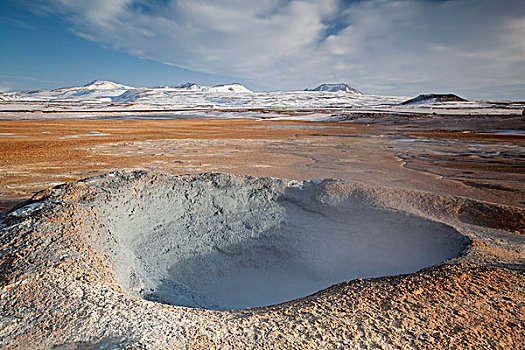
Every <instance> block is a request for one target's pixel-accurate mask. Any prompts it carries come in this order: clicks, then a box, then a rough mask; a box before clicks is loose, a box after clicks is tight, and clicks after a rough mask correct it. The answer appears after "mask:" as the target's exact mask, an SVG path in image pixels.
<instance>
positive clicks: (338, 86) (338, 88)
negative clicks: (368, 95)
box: [305, 83, 363, 95]
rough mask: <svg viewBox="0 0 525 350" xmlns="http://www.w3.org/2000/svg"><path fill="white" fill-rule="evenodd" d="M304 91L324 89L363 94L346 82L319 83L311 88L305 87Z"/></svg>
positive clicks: (325, 90) (326, 90)
mask: <svg viewBox="0 0 525 350" xmlns="http://www.w3.org/2000/svg"><path fill="white" fill-rule="evenodd" d="M305 91H324V92H339V91H342V92H348V93H353V94H357V95H362V94H363V93H362V92H361V91H359V90H357V89H354V88H353V87H351V86H349V85H348V84H345V83H338V84H329V83H325V84H321V85H319V86H318V87H316V88H313V89H305Z"/></svg>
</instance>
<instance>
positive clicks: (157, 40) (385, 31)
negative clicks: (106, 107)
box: [43, 0, 525, 96]
mask: <svg viewBox="0 0 525 350" xmlns="http://www.w3.org/2000/svg"><path fill="white" fill-rule="evenodd" d="M44 3H45V5H43V6H44V8H45V9H46V10H47V11H48V12H52V13H55V14H59V15H62V16H65V17H66V18H67V19H68V20H69V21H70V23H71V24H72V27H73V30H74V31H75V32H76V33H78V34H79V35H81V36H82V37H84V38H88V39H89V40H92V41H96V42H99V43H101V44H106V45H111V46H113V47H114V48H116V49H118V50H122V51H126V52H128V53H131V54H133V55H136V56H140V57H144V58H151V59H155V60H158V61H160V62H165V63H168V64H173V65H177V66H180V67H184V68H189V69H192V70H197V71H202V72H208V73H216V74H222V75H231V76H239V77H242V78H245V79H251V80H254V81H256V82H257V83H258V84H261V85H263V86H267V87H269V88H282V89H288V88H303V87H307V86H313V85H315V84H317V83H320V82H324V81H346V82H349V83H350V84H352V85H354V86H356V87H357V88H363V89H364V90H365V91H367V92H381V91H384V89H385V86H388V87H392V90H391V91H392V92H398V93H399V94H406V93H412V94H413V93H418V92H422V91H429V90H432V91H455V92H458V93H463V94H466V95H467V96H478V95H479V96H481V95H490V94H491V91H494V93H493V95H497V94H501V93H502V92H503V93H504V91H505V88H504V86H507V85H509V82H510V81H512V82H513V84H514V85H513V86H514V87H513V88H512V89H510V88H509V90H508V91H509V92H510V91H512V92H511V93H512V94H513V96H514V95H515V94H516V93H522V94H523V95H524V96H525V91H520V88H519V87H518V88H516V86H525V39H524V38H525V5H523V4H522V1H492V0H464V1H459V0H451V1H446V2H442V1H439V2H438V1H430V0H427V1H416V0H400V1H386V0H371V1H357V2H355V3H350V4H349V5H348V3H347V2H341V1H338V0H323V1H307V0H288V1H284V0H281V1H280V0H253V1H248V0H225V1H211V0H172V1H160V2H159V1H154V0H112V1H105V0H96V1H89V2H86V1H83V0H51V1H46V2H44ZM336 21H338V22H344V25H342V23H335V24H338V25H339V26H340V27H342V28H343V29H342V30H340V31H339V32H335V31H334V32H332V33H330V28H332V27H333V25H334V22H336ZM345 26H346V27H345ZM327 31H328V33H327ZM367 89H369V90H367ZM516 91H518V92H516Z"/></svg>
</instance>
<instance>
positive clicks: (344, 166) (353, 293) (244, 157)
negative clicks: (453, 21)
mask: <svg viewBox="0 0 525 350" xmlns="http://www.w3.org/2000/svg"><path fill="white" fill-rule="evenodd" d="M240 116H242V113H240ZM344 119H345V118H342V120H341V121H339V122H306V121H283V120H272V119H258V120H255V119H242V118H238V119H183V120H180V119H178V120H177V119H174V120H132V119H83V120H81V119H71V120H60V119H52V120H2V121H0V149H1V152H0V172H1V173H0V194H1V198H0V199H1V204H2V215H3V218H2V220H3V232H2V251H1V256H0V262H1V264H0V267H1V271H0V273H1V288H2V289H1V290H0V292H1V299H0V308H1V315H2V319H1V327H0V344H1V346H2V347H6V348H52V347H54V348H59V349H75V348H104V346H107V347H120V348H130V349H132V348H187V349H204V348H207V349H213V348H217V349H219V348H220V349H227V348H231V349H238V348H261V349H263V348H264V349H267V348H276V349H277V348H283V349H284V348H290V349H291V348H297V349H304V348H312V349H314V348H315V349H321V348H341V349H342V348H388V349H399V348H401V349H406V348H428V349H435V348H454V349H458V348H471V349H486V348H495V349H520V348H524V347H523V344H525V326H524V325H525V302H524V300H525V275H524V272H525V268H524V266H525V248H524V247H525V245H524V244H525V242H524V232H525V215H524V213H525V196H524V193H525V156H524V155H525V135H524V130H525V120H524V119H523V117H521V116H519V115H501V116H498V115H492V116H484V115H478V116H467V115H439V114H437V115H436V114H434V115H432V114H429V115H410V114H403V115H394V114H378V115H376V114H370V115H360V116H359V117H358V118H350V117H349V118H346V120H344ZM134 170H147V171H148V172H147V173H144V174H143V175H136V176H137V178H140V179H141V180H140V181H142V179H146V180H144V181H147V182H151V183H157V182H158V183H170V181H172V180H169V179H168V180H167V179H166V178H165V176H166V175H162V174H166V173H167V174H172V175H178V174H199V173H208V172H213V173H228V174H238V175H250V176H256V177H274V178H281V179H289V180H298V181H299V180H314V179H341V180H343V181H342V182H337V181H336V182H334V185H333V186H330V185H329V184H328V185H326V186H325V187H326V188H323V189H322V191H321V190H320V191H321V192H320V193H324V194H326V196H328V197H329V198H332V197H333V198H336V197H337V196H343V197H344V196H348V198H351V197H352V196H357V197H359V200H361V201H363V203H365V204H366V203H371V204H370V205H374V206H378V208H380V209H381V208H383V209H384V208H387V209H388V210H394V211H400V212H403V213H405V214H406V215H412V216H417V217H421V218H424V219H425V220H430V221H432V222H436V223H440V224H445V225H448V226H449V227H451V228H453V229H454V230H456V231H457V232H458V233H459V234H460V235H462V237H465V239H466V240H468V242H469V243H468V244H467V245H466V246H465V248H464V249H463V250H462V251H461V253H460V254H459V255H457V254H456V255H455V257H452V258H450V259H447V260H446V261H445V262H444V263H438V264H437V265H436V266H430V267H426V268H423V269H421V270H417V271H416V270H414V271H411V272H413V273H410V274H400V275H398V274H396V275H395V276H390V277H378V278H368V279H363V278H357V279H352V280H350V281H346V282H345V281H343V282H341V283H337V284H335V285H333V286H329V285H326V287H328V288H326V289H323V290H321V291H319V292H316V293H314V294H311V295H308V296H306V297H303V298H299V299H295V300H291V301H288V302H284V303H281V304H278V305H272V306H262V307H257V308H250V309H239V310H230V311H228V310H226V311H217V310H208V309H206V308H204V309H201V308H192V307H183V306H176V305H168V304H169V303H163V302H159V301H158V300H157V301H155V300H154V299H152V298H149V300H148V298H145V297H143V296H141V295H140V293H139V294H136V293H135V294H133V293H131V292H130V291H129V290H127V289H126V287H125V286H124V285H123V284H122V283H121V282H119V278H118V276H117V277H115V271H116V270H115V267H114V266H115V265H118V263H117V260H114V259H113V258H111V253H109V252H108V251H106V250H104V249H106V248H104V247H102V248H100V247H99V246H100V245H101V243H100V241H99V240H98V238H96V239H95V238H93V237H98V236H97V235H98V234H99V233H97V232H99V231H97V229H96V227H95V226H96V225H93V222H96V220H95V216H96V215H104V214H102V212H100V213H99V212H97V213H98V214H94V213H95V211H93V212H92V211H90V209H89V208H95V207H97V208H98V206H99V204H97V203H99V202H97V201H98V200H99V199H96V200H95V199H92V198H99V196H100V195H101V194H99V192H97V191H102V192H103V193H110V192H111V191H110V190H109V189H110V188H112V187H111V186H110V185H100V188H102V190H98V188H99V187H97V186H99V185H93V186H94V187H92V185H90V182H89V181H88V182H79V183H73V184H70V185H67V186H65V187H64V186H61V187H58V188H56V189H50V188H51V187H53V186H56V185H59V184H61V183H64V182H69V181H77V180H80V179H82V178H86V177H90V176H97V175H101V174H105V173H108V172H114V171H119V172H117V173H115V174H116V175H114V176H116V177H119V178H120V177H122V179H124V180H125V181H124V180H123V182H122V183H123V184H124V186H125V187H126V186H128V187H129V188H131V189H134V188H142V187H140V186H142V185H140V183H139V182H136V181H138V180H136V179H135V177H134V176H135V175H129V174H137V173H132V172H130V171H134ZM126 174H127V175H126ZM203 176H204V175H203ZM206 176H212V178H211V179H210V178H206V177H205V176H204V178H205V179H207V180H206V181H210V183H215V182H217V181H219V180H213V176H218V175H206ZM232 176H233V175H232ZM101 179H102V180H100V181H102V182H103V183H104V184H105V183H106V182H104V181H109V180H106V179H108V178H107V177H102V178H101ZM196 179H197V180H198V179H199V178H196ZM232 179H233V180H228V181H233V183H236V182H235V181H241V182H240V183H245V182H246V183H247V184H250V186H259V185H258V184H259V181H262V183H264V181H267V180H264V179H263V180H253V179H254V178H252V177H249V178H247V179H248V180H245V179H244V178H243V177H240V178H239V179H240V180H236V179H237V178H236V177H235V176H234V177H233V178H232ZM250 179H251V180H250ZM197 180H195V181H197ZM93 181H95V182H94V183H97V181H99V180H93ZM126 181H129V182H126ZM177 181H178V180H177ZM198 181H200V180H198ZM214 181H215V182H214ZM221 181H226V180H221ZM243 181H244V182H243ZM253 181H255V182H253ZM219 182H220V181H219ZM252 182H253V183H252ZM137 183H139V184H137ZM254 184H255V185H254ZM104 186H110V187H104ZM214 186H216V185H214ZM239 186H240V185H239ZM246 186H248V185H246ZM287 186H288V185H287ZM241 188H242V186H241ZM265 188H266V187H265ZM43 189H47V190H45V191H43V192H40V193H39V194H37V195H35V196H34V197H33V198H32V199H30V198H31V196H32V195H33V193H35V192H37V191H40V190H43ZM137 191H138V190H137ZM323 191H324V192H323ZM102 192H100V193H102ZM139 192H140V191H139ZM199 193H200V192H199ZM341 193H342V194H341ZM355 193H357V194H358V195H356V194H355ZM104 198H105V197H104ZM301 198H302V197H301ZM308 198H309V197H308ZM312 198H313V197H312ZM316 198H317V197H316ZM345 198H346V197H345ZM352 198H353V197H352ZM27 200H28V201H27ZM24 201H27V202H24ZM79 203H80V204H82V205H80V204H79ZM86 203H87V204H86ZM100 203H102V202H100ZM323 203H324V202H323ZM330 203H331V202H330ZM377 203H379V204H377ZM367 205H368V204H367ZM13 207H14V208H18V209H17V210H15V211H14V212H11V213H10V214H7V212H8V211H9V210H10V209H12V208H13ZM219 207H220V205H219ZM42 208H43V209H42ZM46 208H47V209H46ZM374 208H375V207H374ZM222 209H224V208H222ZM222 209H221V210H222ZM303 209H304V208H303ZM307 209H308V208H307ZM304 210H306V209H304ZM308 210H310V209H308ZM315 210H316V211H317V209H315ZM323 210H324V209H323ZM374 210H375V209H374ZM82 213H84V215H82ZM51 214H52V215H51ZM93 215H95V216H93ZM350 215H351V214H350ZM100 232H102V231H100ZM88 236H89V237H88ZM382 244H385V245H386V246H387V247H388V245H389V244H390V242H382ZM97 247H98V248H97ZM115 254H116V256H118V254H117V253H115ZM116 274H117V275H118V273H116ZM283 283H286V282H283Z"/></svg>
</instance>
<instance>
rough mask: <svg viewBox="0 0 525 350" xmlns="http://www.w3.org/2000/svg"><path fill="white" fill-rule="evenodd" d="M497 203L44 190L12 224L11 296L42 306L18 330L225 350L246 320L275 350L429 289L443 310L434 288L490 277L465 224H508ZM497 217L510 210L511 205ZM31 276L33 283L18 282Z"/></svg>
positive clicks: (371, 195) (198, 188)
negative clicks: (46, 324) (291, 330)
mask: <svg viewBox="0 0 525 350" xmlns="http://www.w3.org/2000/svg"><path fill="white" fill-rule="evenodd" d="M484 205H488V204H480V203H478V202H473V201H471V200H469V201H467V200H462V199H461V198H456V197H438V196H435V195H432V194H427V193H419V192H413V191H404V190H394V189H388V188H379V187H370V186H367V185H363V184H360V183H357V182H352V181H338V180H316V181H289V180H281V179H275V178H258V177H251V176H240V175H227V174H215V173H209V174H200V175H182V176H172V175H165V174H160V173H148V172H117V173H110V174H107V175H103V176H99V177H94V178H88V179H85V180H82V181H79V182H77V183H70V184H65V185H61V186H58V187H55V188H53V189H50V190H46V191H43V192H40V193H38V194H36V195H35V196H34V197H33V199H32V200H31V201H30V202H28V203H26V205H25V206H22V207H20V208H19V209H17V210H15V211H13V212H11V213H10V214H9V215H8V216H7V218H6V220H5V223H4V228H3V231H4V234H3V236H2V240H3V241H2V243H3V246H4V250H3V253H2V254H3V255H2V259H3V261H4V262H5V261H9V265H7V264H5V263H4V264H3V265H2V266H3V269H4V271H5V273H4V276H5V277H4V280H3V281H2V282H3V286H4V289H5V290H4V294H3V297H2V302H3V303H4V307H5V305H12V304H14V303H17V304H18V306H17V308H18V309H20V305H27V306H28V307H27V309H26V310H27V311H26V312H27V313H26V314H24V315H23V316H22V318H21V319H16V318H12V319H8V320H7V321H6V322H7V323H6V324H7V325H8V326H9V324H16V325H17V328H16V329H17V330H20V329H22V330H23V329H26V330H27V332H29V333H24V334H19V335H18V336H20V337H21V339H22V340H24V339H26V340H27V339H28V338H27V337H28V334H31V335H30V336H29V341H34V339H32V340H31V337H39V336H40V337H42V340H43V341H47V342H53V338H52V337H49V336H47V335H46V334H47V333H46V332H48V331H49V330H46V328H42V326H41V324H42V323H41V322H42V317H50V320H51V319H52V320H53V321H52V322H53V324H54V326H53V327H62V331H61V333H60V334H61V337H62V338H61V339H62V340H61V342H62V344H63V345H64V346H70V345H71V346H73V345H75V346H76V345H80V344H88V345H89V344H91V345H94V346H95V345H96V346H103V345H104V346H106V345H108V346H117V347H123V348H126V347H129V348H133V346H136V347H138V348H142V347H144V348H148V347H147V346H146V345H147V344H150V345H152V344H153V345H155V346H158V347H163V346H165V347H175V348H177V347H186V345H188V344H190V345H191V344H193V343H192V342H200V343H199V344H201V343H202V344H206V342H207V341H210V342H211V340H210V339H212V338H210V337H218V338H216V339H215V340H213V342H211V343H210V344H212V343H213V344H217V343H220V339H224V341H230V340H231V339H232V337H234V334H230V333H231V332H235V331H236V329H241V328H242V329H245V328H246V327H247V326H246V324H245V323H247V322H248V323H252V324H253V325H254V326H253V327H249V328H250V329H251V331H250V332H251V333H249V334H244V333H243V334H239V335H238V337H237V338H236V337H234V338H235V339H237V340H239V341H241V340H242V341H249V342H251V343H249V344H255V347H261V348H264V344H265V343H264V342H262V340H260V339H263V338H264V337H265V338H264V339H266V341H269V340H268V339H272V338H271V337H272V335H271V334H272V332H282V329H283V327H288V326H290V325H295V326H296V327H299V328H300V329H302V331H301V332H303V333H304V332H306V331H309V332H313V333H312V334H316V332H318V331H320V330H321V331H322V332H323V334H324V332H326V330H327V329H331V328H330V327H332V326H330V322H335V323H334V325H336V326H334V330H336V329H341V328H340V327H339V326H337V324H338V322H341V320H342V319H346V320H347V321H349V322H350V323H352V324H354V325H358V326H360V327H364V326H363V324H362V323H360V322H363V320H364V319H363V318H360V316H359V315H361V316H362V315H363V312H372V311H370V310H372V309H373V308H377V309H378V310H379V309H381V308H382V307H384V305H386V304H385V303H391V305H393V306H391V308H393V309H391V310H392V311H391V312H392V313H393V314H399V315H402V314H403V313H404V311H403V310H404V309H403V307H407V306H406V303H407V302H409V301H410V303H415V302H416V301H417V300H418V298H423V299H424V298H425V294H426V293H430V292H429V290H432V293H434V296H433V297H432V298H436V299H435V300H436V301H437V300H439V297H438V296H436V294H435V293H436V288H437V289H439V288H443V285H445V286H446V285H447V283H453V284H454V285H455V286H456V284H457V283H460V284H461V283H462V284H461V285H460V288H474V286H476V285H478V284H481V285H483V284H484V283H485V282H486V281H481V280H480V281H472V280H471V279H470V280H469V279H468V278H466V279H465V280H464V281H463V282H461V279H460V280H458V279H457V276H463V274H464V271H465V269H467V270H468V269H471V268H479V267H475V266H474V265H472V266H474V267H472V266H471V267H468V268H467V267H461V266H463V265H464V264H467V265H468V262H472V261H475V260H476V259H477V258H476V256H477V255H476V254H477V253H476V252H475V251H473V247H475V245H473V240H476V237H475V234H474V233H472V232H474V231H468V230H466V229H465V227H470V226H468V225H479V224H483V225H487V224H489V225H490V224H494V222H492V221H491V217H490V215H488V216H487V215H485V216H483V217H482V216H480V215H478V214H479V213H480V212H484V211H486V210H485V209H487V208H489V207H484ZM489 209H490V211H493V212H497V211H499V214H498V217H504V216H505V215H503V216H502V215H501V213H502V212H503V211H504V210H505V208H503V207H497V208H496V207H490V208H489ZM508 210H509V212H507V213H506V215H507V217H508V218H509V220H508V221H507V224H509V223H510V224H513V223H517V225H519V222H520V219H519V218H520V217H521V218H522V213H516V212H512V210H510V209H508ZM480 218H481V219H480ZM516 218H517V219H516ZM475 220H485V221H483V222H481V223H480V222H476V221H475ZM476 227H478V226H476ZM467 231H468V232H467ZM476 232H477V233H476V234H478V235H483V232H482V230H478V231H476ZM445 261H447V262H446V263H445V264H442V263H443V262H445ZM432 266H436V267H432ZM476 266H477V265H476ZM508 273H509V274H511V272H508ZM403 274H405V275H403ZM382 276H392V277H382ZM430 276H431V277H432V278H430ZM22 277H23V278H25V281H27V282H24V283H21V282H16V281H17V280H18V279H21V278H22ZM377 277H382V278H377ZM461 278H465V276H463V277H461ZM439 280H442V281H444V282H443V283H444V284H443V283H439V284H436V283H437V282H436V281H439ZM512 280H513V279H512V278H511V277H509V279H508V281H509V283H510V282H512ZM7 281H9V283H8V284H6V282H7ZM13 281H14V282H13ZM431 281H432V282H431ZM13 283H18V284H15V285H14V284H13ZM456 287H457V286H456ZM6 288H7V289H6ZM439 293H441V292H439ZM439 293H438V294H437V295H439ZM396 300H397V302H398V303H399V305H401V306H395V305H396V304H395V303H396ZM407 300H409V301H407ZM39 308H40V309H45V310H47V311H42V310H39ZM251 308H255V309H251ZM361 308H365V309H361ZM367 308H368V309H367ZM370 308H372V309H370ZM359 310H361V311H359ZM367 310H368V311H367ZM378 312H379V313H378V314H377V315H379V316H378V317H386V316H384V314H382V313H381V312H383V311H378ZM427 312H430V311H429V310H427ZM433 312H437V311H435V310H434V311H433ZM387 314H388V312H387ZM32 315H35V316H32ZM36 315H50V316H38V317H40V318H38V317H36ZM345 315H346V316H345ZM381 315H383V316H381ZM399 315H398V316H396V317H400V316H399ZM32 317H36V318H32ZM411 317H412V316H411ZM414 317H415V316H414ZM418 317H419V316H418ZM26 319H27V320H32V321H26ZM314 319H317V320H319V322H324V323H326V322H328V323H327V324H325V325H323V326H320V325H318V324H316V323H315V322H314V321H312V320H314ZM367 319H369V320H370V319H372V320H375V319H376V317H372V318H367ZM377 319H378V320H379V321H378V322H381V319H380V318H377ZM396 319H398V320H401V319H402V318H396ZM338 320H339V321H338ZM22 322H28V323H26V326H25V327H26V328H24V327H20V325H21V323H22ZM31 322H32V323H31ZM399 322H401V321H399ZM406 322H409V323H410V322H412V323H414V322H415V323H414V324H415V325H416V326H417V320H414V319H408V320H407V321H406ZM61 325H62V326H61ZM240 325H244V326H242V327H240ZM376 326H377V325H370V324H367V325H366V327H369V329H372V328H373V327H376ZM416 326H415V327H416ZM35 327H36V328H35ZM39 327H41V328H39ZM236 327H237V328H236ZM352 327H353V326H352ZM370 327H372V328H370ZM391 327H392V329H395V327H396V326H395V325H392V326H391ZM416 328H417V327H416ZM30 329H38V331H36V332H33V333H31V332H30V331H29V330H30ZM279 329H280V330H281V331H278V330H279ZM221 332H223V333H221ZM285 332H287V331H285ZM226 333H228V334H226ZM383 333H384V332H383ZM221 334H223V335H224V338H221V337H222V335H221ZM276 334H277V333H276ZM304 334H307V333H304ZM334 334H335V333H334ZM378 334H379V333H378ZM217 339H218V340H217ZM227 339H230V340H227ZM243 339H244V340H243ZM258 339H259V340H258ZM278 339H280V338H276V340H278ZM290 339H299V340H301V336H298V335H295V336H294V337H293V338H290ZM308 339H309V337H306V338H305V339H304V341H308ZM337 339H344V337H340V336H338V338H337ZM370 339H373V338H370ZM285 340H286V338H283V339H282V341H283V342H284V343H282V344H284V345H286V344H287V343H286V342H285ZM72 344H73V345H72ZM185 344H186V345H185ZM195 344H196V343H195ZM247 344H248V343H247ZM399 344H402V343H399ZM153 345H152V347H153V348H155V346H153ZM190 345H188V346H187V347H186V348H188V347H190V348H191V346H190ZM196 348H197V347H196Z"/></svg>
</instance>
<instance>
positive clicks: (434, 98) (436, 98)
mask: <svg viewBox="0 0 525 350" xmlns="http://www.w3.org/2000/svg"><path fill="white" fill-rule="evenodd" d="M466 101H467V100H465V99H464V98H461V97H459V96H458V95H454V94H422V95H419V96H417V97H414V98H411V99H410V100H407V101H405V102H402V103H401V104H402V105H411V104H418V103H427V102H466Z"/></svg>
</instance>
